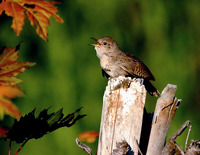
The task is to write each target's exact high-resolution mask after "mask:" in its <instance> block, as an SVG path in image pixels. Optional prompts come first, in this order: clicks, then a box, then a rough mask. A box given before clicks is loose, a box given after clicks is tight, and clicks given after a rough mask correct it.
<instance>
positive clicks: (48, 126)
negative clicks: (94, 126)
mask: <svg viewBox="0 0 200 155" xmlns="http://www.w3.org/2000/svg"><path fill="white" fill-rule="evenodd" d="M80 110H81V108H80V109H77V110H76V111H75V112H73V113H71V114H68V115H67V116H65V117H64V114H63V112H62V111H63V109H60V110H58V111H57V112H53V113H50V114H48V109H44V110H43V111H41V112H40V114H39V116H38V117H35V109H34V110H33V111H31V112H30V113H28V114H26V115H25V116H23V117H21V118H20V120H19V121H17V120H15V121H14V124H13V126H12V128H11V129H10V130H9V131H8V132H7V133H6V135H7V137H6V138H5V139H10V140H11V141H16V143H25V142H27V141H28V140H30V139H33V138H35V139H38V138H41V137H43V136H44V135H45V134H47V133H50V132H52V131H54V130H56V129H59V128H61V127H70V126H72V125H74V124H75V123H76V121H78V120H79V119H81V118H83V117H85V116H86V115H76V114H77V113H79V112H80Z"/></svg>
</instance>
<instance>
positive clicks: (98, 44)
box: [89, 37, 101, 46]
mask: <svg viewBox="0 0 200 155" xmlns="http://www.w3.org/2000/svg"><path fill="white" fill-rule="evenodd" d="M91 39H93V40H94V41H96V43H97V44H89V45H90V46H100V45H101V44H100V43H99V42H98V39H95V38H92V37H91Z"/></svg>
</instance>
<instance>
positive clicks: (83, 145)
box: [76, 138, 92, 155]
mask: <svg viewBox="0 0 200 155" xmlns="http://www.w3.org/2000/svg"><path fill="white" fill-rule="evenodd" d="M76 144H77V145H78V146H79V147H80V148H82V149H83V151H84V152H85V153H87V154H89V155H92V149H91V148H90V147H89V146H87V145H85V144H83V143H81V142H80V141H79V139H78V138H76Z"/></svg>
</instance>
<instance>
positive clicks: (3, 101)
mask: <svg viewBox="0 0 200 155" xmlns="http://www.w3.org/2000/svg"><path fill="white" fill-rule="evenodd" d="M21 96H23V92H22V91H21V89H20V88H19V86H17V85H16V86H3V85H0V118H1V119H3V117H4V115H5V114H7V115H10V116H12V117H14V118H16V119H19V118H20V117H21V113H20V111H19V110H18V108H17V107H16V106H15V104H14V103H13V102H12V101H11V100H9V99H10V98H14V97H21Z"/></svg>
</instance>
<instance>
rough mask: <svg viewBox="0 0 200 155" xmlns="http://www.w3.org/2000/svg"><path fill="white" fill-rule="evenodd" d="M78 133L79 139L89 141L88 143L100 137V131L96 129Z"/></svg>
mask: <svg viewBox="0 0 200 155" xmlns="http://www.w3.org/2000/svg"><path fill="white" fill-rule="evenodd" d="M78 134H79V137H78V139H79V140H80V141H87V142H88V143H93V142H94V141H95V140H96V138H97V137H99V133H98V132H96V131H86V132H81V133H78Z"/></svg>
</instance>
